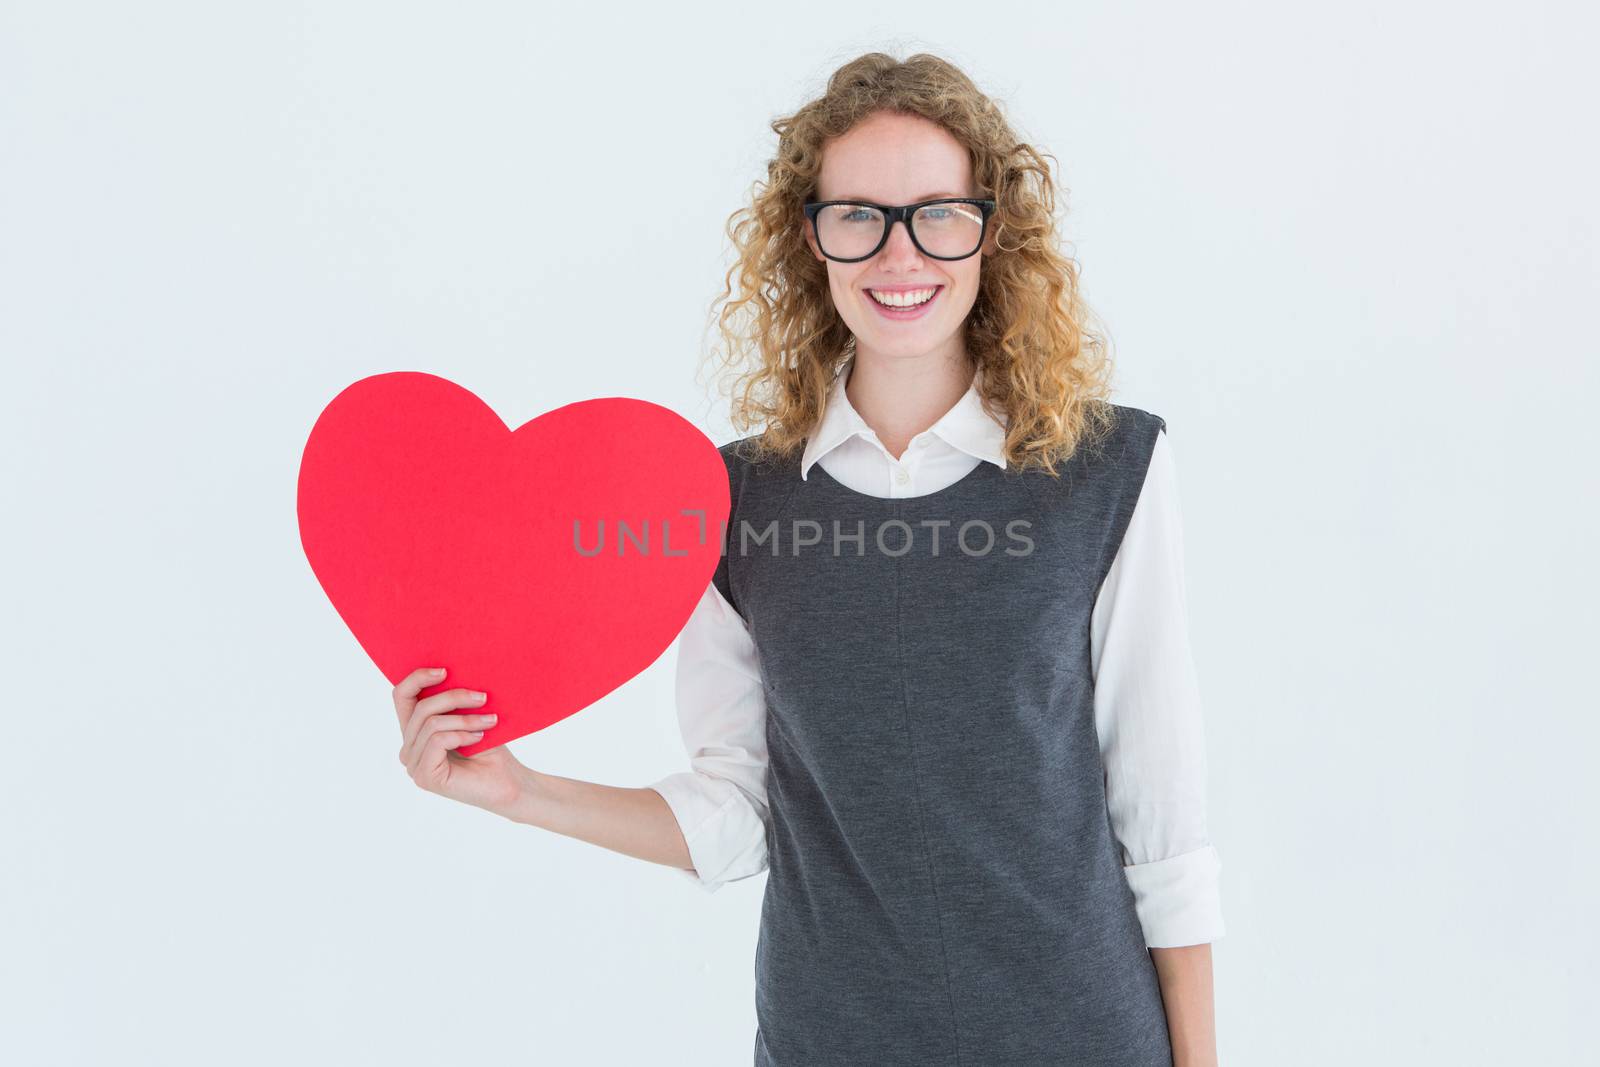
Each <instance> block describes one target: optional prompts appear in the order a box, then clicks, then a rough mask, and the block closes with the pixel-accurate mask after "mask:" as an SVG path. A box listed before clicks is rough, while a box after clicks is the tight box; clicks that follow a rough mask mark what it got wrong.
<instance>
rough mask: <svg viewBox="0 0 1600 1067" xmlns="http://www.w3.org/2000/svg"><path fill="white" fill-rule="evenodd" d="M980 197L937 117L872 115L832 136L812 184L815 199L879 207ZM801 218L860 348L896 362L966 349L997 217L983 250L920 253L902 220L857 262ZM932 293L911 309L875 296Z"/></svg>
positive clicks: (962, 152)
mask: <svg viewBox="0 0 1600 1067" xmlns="http://www.w3.org/2000/svg"><path fill="white" fill-rule="evenodd" d="M978 195H980V194H979V193H977V192H975V191H974V190H973V188H972V164H971V162H970V160H969V159H968V157H967V150H966V149H965V148H963V147H962V145H961V142H959V141H957V140H956V139H955V138H954V137H952V136H951V135H950V134H949V133H948V132H947V131H946V130H945V129H944V128H943V127H941V126H939V125H938V124H937V123H934V122H930V121H928V120H927V119H924V118H921V117H920V116H915V115H905V114H899V113H895V112H878V113H876V114H873V115H871V116H869V117H867V118H866V119H863V120H862V121H861V122H860V123H858V124H857V125H856V126H855V127H853V128H852V129H851V130H850V131H849V132H847V133H845V134H843V135H841V136H839V137H836V138H834V139H833V140H831V141H829V142H828V144H827V147H826V148H825V149H824V151H823V154H822V170H821V173H820V175H819V176H818V179H817V190H816V199H818V200H864V201H870V202H872V203H875V204H913V203H916V202H918V201H921V200H933V199H936V198H938V197H942V196H978ZM802 224H803V228H804V230H805V235H806V243H807V244H808V245H809V246H810V247H811V253H812V255H814V256H816V257H817V258H818V259H819V260H822V261H823V262H824V263H826V264H827V268H828V289H829V291H830V292H831V293H832V295H833V304H834V307H835V308H837V309H838V311H839V315H840V317H841V318H843V319H844V321H845V325H846V326H848V327H849V329H850V332H851V333H852V334H854V335H855V339H856V351H857V353H858V354H860V353H868V354H869V358H871V357H872V356H884V357H889V358H900V359H903V358H914V357H920V356H925V355H929V354H936V355H940V356H946V357H950V358H959V357H963V356H964V355H965V345H964V344H963V342H962V323H963V322H965V321H966V317H967V313H968V312H969V311H971V310H972V305H973V302H974V301H975V300H976V299H977V296H978V276H979V270H980V268H981V267H982V263H983V257H984V256H986V255H990V254H991V253H992V252H993V250H994V226H993V224H992V221H991V224H990V226H989V229H988V232H987V233H986V235H985V237H984V242H983V248H982V249H981V250H980V251H979V253H978V254H975V255H971V256H968V257H967V258H966V259H958V260H945V259H934V258H933V257H931V256H925V255H923V254H922V253H921V252H920V251H918V250H917V246H916V244H915V243H913V242H912V240H911V235H910V234H909V233H908V232H906V227H905V224H904V223H896V224H895V225H894V226H892V227H891V228H890V230H889V239H888V241H887V242H886V243H885V244H884V246H883V247H882V248H881V249H879V250H878V254H877V255H875V256H872V257H871V258H870V259H864V260H862V261H860V262H859V263H837V262H835V261H833V260H831V259H828V258H826V257H825V256H823V255H822V252H821V250H820V249H819V248H818V247H817V241H816V234H815V232H814V231H813V230H812V228H811V225H810V224H809V223H807V222H805V221H804V219H802ZM923 239H924V240H927V237H926V235H924V238H923ZM930 291H931V292H932V298H931V299H930V300H928V301H927V302H926V303H923V304H922V305H920V306H919V307H916V308H911V309H907V310H890V309H885V308H884V307H883V306H882V305H881V304H880V302H879V301H877V300H875V299H874V295H873V294H874V293H879V294H884V295H885V296H886V297H887V299H889V300H891V301H893V302H894V303H896V304H898V305H904V304H906V303H908V302H909V301H913V300H917V299H920V298H922V297H927V296H928V295H929V292H930Z"/></svg>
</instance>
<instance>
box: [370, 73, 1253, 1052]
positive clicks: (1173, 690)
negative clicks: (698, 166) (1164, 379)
mask: <svg viewBox="0 0 1600 1067" xmlns="http://www.w3.org/2000/svg"><path fill="white" fill-rule="evenodd" d="M774 129H775V130H776V132H777V133H778V135H779V138H780V142H779V148H778V154H777V157H776V159H774V160H773V161H772V163H771V164H770V165H769V168H768V175H769V181H768V183H767V184H766V186H765V187H764V188H762V189H761V191H760V193H759V195H758V196H757V197H756V199H755V202H754V204H753V205H752V206H751V207H750V208H749V209H748V210H747V211H744V212H742V213H741V214H742V215H743V218H742V220H741V221H739V222H738V224H737V225H735V226H732V227H731V228H730V234H731V235H732V236H733V238H734V240H735V242H736V244H737V246H738V248H739V251H740V261H739V264H738V265H737V267H736V270H737V271H738V272H739V274H740V278H739V292H738V294H737V296H736V297H734V299H732V300H731V301H727V302H726V303H725V305H724V308H723V311H722V315H721V326H722V331H723V336H724V338H725V340H726V341H727V342H728V347H727V353H726V355H727V362H728V364H729V365H731V366H734V367H736V368H744V369H746V371H747V372H746V373H745V374H744V375H743V378H742V389H741V390H740V395H739V398H738V401H737V403H736V404H735V408H734V418H735V423H736V424H737V425H739V426H741V428H749V427H751V426H752V425H755V424H757V423H760V424H763V425H764V430H763V432H762V433H760V434H757V435H752V436H748V437H745V438H742V439H740V440H738V441H735V442H733V443H731V444H729V445H726V446H724V447H723V449H722V454H723V457H724V461H725V462H726V464H727V466H728V471H729V477H730V489H731V493H732V497H733V510H732V514H731V515H730V517H729V525H728V527H727V541H726V545H725V551H724V554H723V557H722V559H721V561H720V563H719V566H718V568H717V571H716V575H715V577H714V579H713V581H712V583H711V585H710V587H708V588H707V590H706V592H705V595H704V597H703V598H702V600H701V602H700V604H699V605H698V607H697V608H696V611H695V614H694V616H693V617H692V618H691V619H690V621H689V623H688V625H687V627H686V628H685V630H684V631H683V634H682V637H681V640H680V659H679V674H678V697H679V711H680V721H681V723H682V726H683V732H684V737H685V740H686V742H687V743H688V746H689V749H690V754H691V763H692V767H693V769H692V770H691V771H689V772H682V773H678V774H674V775H671V776H668V777H667V778H664V779H662V780H661V781H659V782H657V783H655V784H654V785H652V786H651V787H649V788H646V789H623V788H616V787H610V786H603V785H598V784H595V783H588V782H578V781H574V780H572V779H564V778H559V777H556V776H552V775H545V774H540V773H538V772H534V771H531V770H529V769H528V768H525V767H523V766H522V765H521V764H519V763H517V762H516V761H515V760H514V759H512V758H511V756H510V755H509V754H507V753H506V752H505V750H504V749H503V748H501V749H494V750H491V751H489V752H484V753H480V754H479V755H478V756H476V757H474V758H472V759H470V760H462V759H460V758H458V757H454V756H452V755H451V754H450V750H451V749H453V748H455V747H457V746H459V745H460V744H464V743H466V742H467V741H468V740H470V739H474V738H475V737H476V736H478V735H476V734H471V733H467V732H464V731H465V730H467V729H470V728H472V727H474V726H479V725H483V723H481V722H478V721H476V718H477V717H474V716H471V715H461V716H458V715H450V714H448V712H450V711H453V710H456V709H460V708H470V707H471V706H472V704H471V701H470V700H469V699H468V697H469V694H467V693H466V692H465V691H462V690H450V691H445V692H441V693H438V694H436V695H433V696H430V697H428V698H425V699H423V700H421V701H418V700H417V699H416V698H417V694H418V691H419V690H420V689H421V688H423V687H425V686H429V685H434V684H437V683H438V681H439V680H440V679H439V677H438V676H437V675H429V674H426V673H424V672H420V671H419V672H417V673H416V674H414V675H413V676H412V677H410V678H408V679H406V680H405V681H404V682H402V683H401V685H399V686H398V687H396V690H395V704H396V708H397V711H398V712H399V715H400V720H401V723H402V726H403V730H404V734H405V744H404V747H403V748H402V753H401V758H402V759H403V760H404V761H405V762H406V763H407V765H408V767H409V768H410V769H411V773H412V775H413V777H415V778H416V779H417V780H418V782H419V784H422V785H424V786H425V787H426V788H430V789H433V790H435V791H437V792H442V793H445V794H446V795H451V796H454V797H456V798H457V799H462V800H466V801H468V802H470V803H476V804H479V805H480V806H483V807H486V808H489V809H490V810H494V811H498V812H500V813H502V814H505V815H506V816H507V817H510V818H513V819H516V820H518V821H522V822H527V823H530V824H533V825H538V826H543V827H546V828H548V829H550V830H553V831H555V832H558V833H562V834H565V835H568V836H571V837H576V838H580V839H582V840H586V841H590V842H593V843H595V844H599V845H601V846H604V847H607V848H611V849H614V850H616V851H619V852H623V853H626V854H628V855H632V856H637V857H640V858H644V859H649V860H653V861H656V862H660V863H665V864H668V865H671V866H673V867H676V868H679V869H682V870H684V871H685V872H686V875H687V877H690V878H692V879H694V880H695V881H696V882H697V883H698V884H700V885H702V886H703V887H705V888H706V889H708V890H715V889H716V888H718V887H719V886H720V885H722V884H723V883H725V882H727V881H731V880H735V879H739V878H744V877H749V876H751V875H754V874H757V873H759V872H761V871H763V870H765V871H768V872H769V877H768V880H767V885H766V892H765V895H764V897H763V906H762V919H761V931H760V939H759V942H758V947H757V958H756V1007H757V1018H758V1030H757V1034H756V1042H755V1063H756V1064H757V1065H758V1067H760V1065H763V1064H767V1065H778V1067H800V1065H804V1067H811V1065H818V1064H827V1065H835V1064H871V1065H874V1067H880V1065H895V1064H908V1065H909V1064H916V1065H919V1067H921V1065H930V1064H970V1065H984V1067H994V1065H1002V1064H1015V1065H1039V1067H1043V1065H1045V1064H1064V1063H1070V1064H1074V1065H1089V1064H1105V1065H1112V1064H1115V1065H1119V1067H1120V1065H1129V1067H1131V1065H1153V1064H1169V1063H1175V1064H1177V1065H1179V1067H1195V1065H1203V1064H1211V1063H1215V1060H1216V1051H1215V1039H1214V1034H1213V1021H1212V987H1211V956H1210V944H1209V942H1210V941H1212V940H1215V939H1216V938H1218V937H1220V936H1221V934H1222V921H1221V913H1220V907H1219V905H1218V900H1217V889H1216V881H1217V868H1218V863H1217V857H1216V853H1215V850H1214V849H1213V848H1212V846H1211V845H1210V843H1209V841H1208V839H1207V836H1206V832H1205V820H1204V779H1205V759H1204V750H1203V738H1202V734H1201V726H1200V705H1199V700H1198V697H1197V695H1196V693H1195V686H1194V670H1193V665H1192V662H1191V659H1190V653H1189V647H1188V640H1187V635H1186V632H1185V623H1184V619H1185V610H1186V609H1185V605H1184V599H1183V582H1182V578H1183V575H1182V554H1181V546H1180V543H1179V541H1180V536H1181V530H1180V525H1179V521H1178V512H1177V492H1176V483H1175V481H1174V477H1175V475H1174V468H1173V464H1172V459H1171V456H1170V454H1169V453H1168V451H1167V445H1166V443H1165V442H1166V435H1165V433H1164V432H1163V431H1164V422H1163V420H1161V419H1160V418H1159V417H1158V416H1155V415H1152V414H1150V413H1148V412H1145V411H1141V410H1139V409H1137V408H1131V407H1124V406H1121V405H1116V404H1112V403H1111V402H1109V400H1108V399H1107V396H1106V394H1107V388H1108V387H1107V377H1108V374H1107V362H1106V359H1105V356H1104V352H1103V348H1104V345H1103V342H1102V341H1101V340H1100V339H1099V338H1098V337H1097V336H1096V335H1094V334H1093V333H1091V332H1089V330H1088V329H1087V326H1086V322H1085V320H1086V312H1085V310H1084V308H1083V304H1082V302H1081V300H1080V298H1079V296H1078V293H1077V287H1076V268H1075V265H1074V264H1073V262H1072V261H1071V260H1070V259H1069V258H1067V257H1065V256H1063V255H1062V254H1061V253H1060V252H1059V251H1058V250H1057V248H1056V239H1055V234H1054V226H1053V214H1052V213H1053V203H1054V194H1053V192H1052V178H1051V174H1050V170H1049V168H1048V166H1047V165H1046V164H1045V163H1044V161H1043V159H1042V157H1041V156H1040V155H1039V154H1038V153H1036V152H1035V151H1034V150H1033V149H1032V148H1031V147H1029V146H1028V145H1025V144H1020V143H1018V142H1017V141H1016V138H1015V137H1014V135H1013V134H1012V132H1011V130H1010V128H1009V126H1008V124H1007V123H1006V121H1005V120H1004V119H1003V118H1002V116H1001V114H1000V111H999V110H998V108H997V107H996V106H995V104H994V103H992V102H991V101H990V100H988V99H987V98H986V97H985V96H984V95H983V94H982V93H981V92H979V90H978V89H977V88H976V87H975V86H974V85H973V84H972V82H971V81H970V80H969V79H968V78H967V77H966V76H965V75H964V74H962V73H961V72H960V71H959V70H957V69H956V68H954V67H952V66H951V65H950V64H948V63H946V62H945V61H943V60H940V59H938V58H936V57H933V56H928V55H917V56H913V57H911V58H910V59H908V60H906V61H904V62H901V61H897V60H895V59H893V58H892V57H889V56H886V55H882V54H878V53H874V54H870V55H866V56H862V57H861V58H859V59H857V60H855V61H853V62H851V63H849V64H847V65H846V66H844V67H842V68H841V69H840V70H839V71H837V72H836V73H835V74H834V76H833V77H832V78H831V79H830V81H829V84H828V87H827V90H826V92H825V93H824V94H823V96H822V97H821V98H819V99H818V100H815V101H813V102H811V103H810V104H808V105H806V106H805V107H804V108H802V109H801V110H800V111H799V112H797V113H796V114H795V115H793V116H791V117H788V118H786V119H783V120H780V121H778V122H776V123H775V124H774ZM735 218H736V219H739V215H736V216H735ZM730 276H731V275H730ZM733 292H734V290H733V287H732V286H730V287H729V288H727V289H726V290H725V291H724V293H723V294H722V295H723V297H724V298H727V297H729V296H732V295H733ZM752 544H753V545H754V547H752Z"/></svg>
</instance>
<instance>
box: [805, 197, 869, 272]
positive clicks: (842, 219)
mask: <svg viewBox="0 0 1600 1067" xmlns="http://www.w3.org/2000/svg"><path fill="white" fill-rule="evenodd" d="M882 237H883V212H881V211H879V210H878V209H877V208H875V207H869V206H868V205H866V204H829V205H828V206H827V207H825V208H822V209H821V210H820V211H818V212H817V243H818V244H820V245H821V246H822V251H823V252H824V253H825V254H827V255H830V256H837V257H838V258H840V259H857V258H859V257H861V256H864V255H866V254H867V253H868V252H871V251H872V250H873V249H874V248H876V247H877V246H878V241H879V240H880V239H881V238H882Z"/></svg>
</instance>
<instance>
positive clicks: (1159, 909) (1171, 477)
mask: <svg viewBox="0 0 1600 1067" xmlns="http://www.w3.org/2000/svg"><path fill="white" fill-rule="evenodd" d="M1090 635H1091V657H1092V660H1093V664H1094V670H1095V727H1096V731H1097V733H1098V734H1099V741H1100V752H1101V758H1102V762H1103V764H1104V768H1105V787H1106V806H1107V810H1108V814H1109V816H1110V822H1111V827H1112V830H1113V832H1114V834H1115V835H1116V838H1117V841H1118V844H1119V847H1120V849H1121V853H1122V856H1121V858H1122V863H1123V873H1124V874H1125V875H1126V876H1127V880H1128V885H1129V887H1130V888H1131V889H1132V890H1133V899H1134V906H1135V908H1136V909H1137V911H1138V916H1139V923H1140V925H1141V927H1142V928H1143V931H1144V938H1145V944H1146V945H1147V946H1149V947H1151V948H1158V947H1172V946H1179V945H1195V944H1201V943H1203V942H1207V941H1215V940H1217V939H1218V938H1220V937H1222V936H1223V933H1224V927H1223V921H1222V905H1221V896H1220V871H1221V861H1220V858H1219V857H1218V855H1217V851H1216V848H1215V847H1214V846H1213V845H1212V843H1211V840H1210V838H1209V836H1208V833H1207V827H1206V753H1205V732H1204V726H1203V707H1202V704H1201V701H1200V692H1199V685H1198V682H1197V678H1196V672H1195V666H1194V657H1193V654H1192V651H1191V649H1190V644H1189V632H1188V603H1187V596H1186V591H1185V587H1184V559H1183V529H1182V522H1181V519H1180V515H1179V509H1178V484H1177V471H1176V466H1175V464H1174V462H1173V457H1172V454H1171V450H1170V446H1169V445H1168V444H1167V434H1166V432H1165V431H1164V430H1163V431H1162V432H1161V433H1159V434H1158V435H1157V437H1156V445H1155V449H1154V452H1153V453H1152V455H1151V460H1150V466H1149V468H1148V470H1147V472H1146V475H1145V482H1144V486H1143V489H1142V490H1141V492H1140V496H1139V500H1138V502H1137V504H1136V506H1135V508H1134V512H1133V516H1132V518H1131V519H1130V521H1129V525H1128V528H1127V531H1126V533H1125V534H1124V537H1123V540H1122V543H1121V545H1120V546H1119V548H1118V551H1117V556H1116V558H1115V559H1114V561H1113V562H1112V566H1111V568H1110V570H1109V571H1108V572H1107V575H1106V579H1105V582H1104V584H1103V585H1102V586H1101V588H1100V593H1099V596H1098V597H1097V599H1096V602H1095V608H1094V614H1093V617H1092V621H1091V628H1090Z"/></svg>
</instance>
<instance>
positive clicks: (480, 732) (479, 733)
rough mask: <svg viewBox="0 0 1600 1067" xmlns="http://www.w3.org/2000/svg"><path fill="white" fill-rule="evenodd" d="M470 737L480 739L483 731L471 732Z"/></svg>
mask: <svg viewBox="0 0 1600 1067" xmlns="http://www.w3.org/2000/svg"><path fill="white" fill-rule="evenodd" d="M472 736H473V737H482V736H483V731H482V730H474V731H472Z"/></svg>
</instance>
